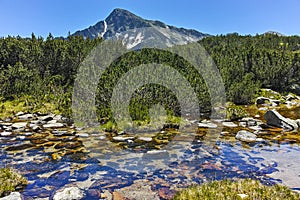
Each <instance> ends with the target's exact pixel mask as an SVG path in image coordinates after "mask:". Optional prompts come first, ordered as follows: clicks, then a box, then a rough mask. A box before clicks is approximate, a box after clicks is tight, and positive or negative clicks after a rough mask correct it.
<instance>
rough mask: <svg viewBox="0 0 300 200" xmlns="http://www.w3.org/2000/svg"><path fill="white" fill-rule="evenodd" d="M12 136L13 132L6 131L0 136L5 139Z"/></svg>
mask: <svg viewBox="0 0 300 200" xmlns="http://www.w3.org/2000/svg"><path fill="white" fill-rule="evenodd" d="M11 134H12V132H6V131H4V132H2V133H0V135H1V136H3V137H5V136H10V135H11Z"/></svg>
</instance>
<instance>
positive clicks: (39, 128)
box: [32, 125, 41, 131]
mask: <svg viewBox="0 0 300 200" xmlns="http://www.w3.org/2000/svg"><path fill="white" fill-rule="evenodd" d="M32 130H33V131H39V130H41V127H39V126H37V125H34V126H33V127H32Z"/></svg>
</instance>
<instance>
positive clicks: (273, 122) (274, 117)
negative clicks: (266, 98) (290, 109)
mask: <svg viewBox="0 0 300 200" xmlns="http://www.w3.org/2000/svg"><path fill="white" fill-rule="evenodd" d="M264 118H265V120H266V122H267V124H268V125H270V126H275V127H279V128H283V129H284V130H286V131H297V130H298V129H299V126H298V123H297V121H296V120H292V119H289V118H286V117H283V116H282V115H280V114H279V113H278V112H277V111H276V110H269V111H267V112H266V114H265V116H264Z"/></svg>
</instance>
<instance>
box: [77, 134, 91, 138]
mask: <svg viewBox="0 0 300 200" xmlns="http://www.w3.org/2000/svg"><path fill="white" fill-rule="evenodd" d="M76 136H78V137H82V138H87V137H89V134H88V133H77V134H76Z"/></svg>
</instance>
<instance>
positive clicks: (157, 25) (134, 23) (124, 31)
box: [74, 8, 208, 48]
mask: <svg viewBox="0 0 300 200" xmlns="http://www.w3.org/2000/svg"><path fill="white" fill-rule="evenodd" d="M74 35H82V36H84V37H85V38H87V37H89V38H95V37H103V38H104V39H108V38H116V39H119V40H122V41H123V43H124V44H126V45H127V47H128V48H132V47H135V48H138V47H139V45H142V44H144V45H146V44H149V43H151V44H153V43H156V44H157V43H160V44H162V46H172V45H174V44H186V43H188V42H195V41H197V40H200V39H201V38H203V37H206V36H208V34H204V33H201V32H198V31H196V30H189V29H184V28H177V27H174V26H169V25H166V24H165V23H163V22H160V21H157V20H147V19H143V18H141V17H139V16H137V15H135V14H133V13H131V12H129V11H128V10H125V9H121V8H116V9H114V10H113V11H112V12H111V13H110V14H109V16H108V17H107V18H106V19H105V20H104V21H100V22H98V23H96V24H95V25H94V26H90V27H89V28H87V29H84V30H82V31H77V32H76V33H74ZM128 44H129V45H128Z"/></svg>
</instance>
